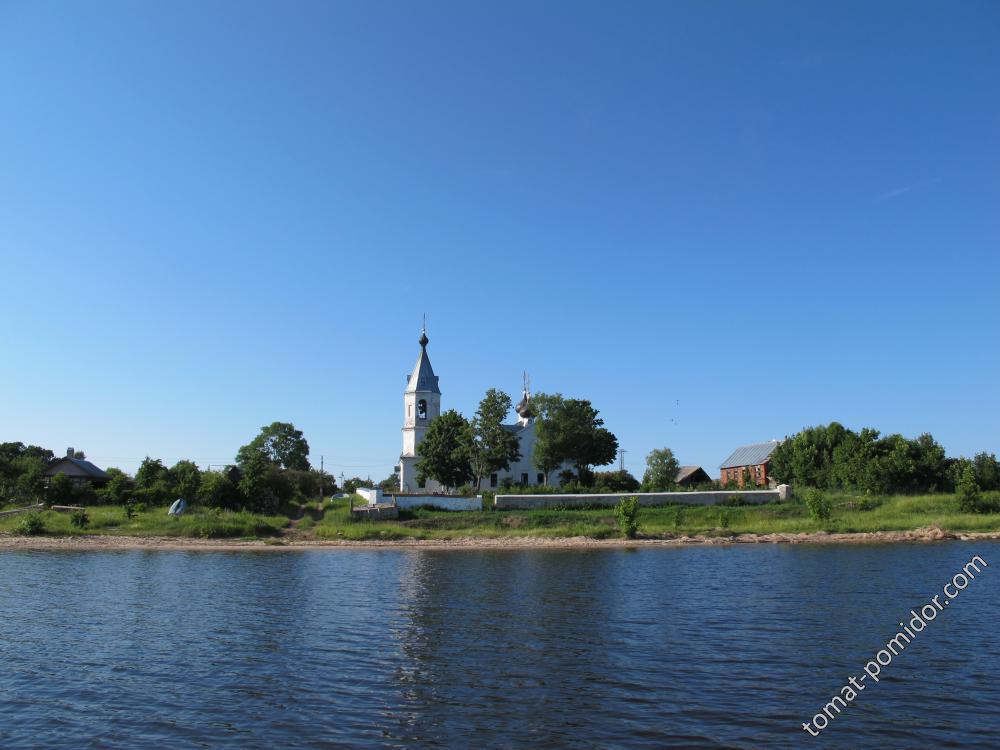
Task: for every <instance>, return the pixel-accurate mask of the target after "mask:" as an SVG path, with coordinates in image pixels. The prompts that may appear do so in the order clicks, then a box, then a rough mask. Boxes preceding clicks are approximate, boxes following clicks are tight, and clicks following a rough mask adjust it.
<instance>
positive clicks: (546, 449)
mask: <svg viewBox="0 0 1000 750" xmlns="http://www.w3.org/2000/svg"><path fill="white" fill-rule="evenodd" d="M531 401H532V406H533V408H534V410H535V414H536V417H535V448H534V453H533V455H532V461H533V462H534V464H535V466H537V467H538V468H539V469H540V470H541V471H542V472H544V474H545V479H546V483H547V482H548V476H549V474H550V473H551V472H552V471H554V470H556V469H558V468H559V467H560V466H562V464H563V463H564V462H570V463H572V464H573V465H574V467H575V468H576V470H577V474H578V475H579V474H580V472H581V471H583V470H587V469H589V468H590V467H591V466H604V465H605V464H609V463H611V462H612V461H614V459H615V456H616V455H618V438H616V437H615V436H614V435H613V434H612V433H611V432H610V431H608V430H607V429H606V428H605V427H604V426H603V425H604V420H603V419H600V418H599V417H598V416H597V415H598V414H599V412H598V411H597V409H595V408H594V407H593V406H592V405H591V403H590V402H589V401H587V400H584V399H573V398H570V399H566V398H563V397H562V394H559V393H555V394H551V395H550V394H546V393H539V394H536V395H535V396H533V397H532V400H531Z"/></svg>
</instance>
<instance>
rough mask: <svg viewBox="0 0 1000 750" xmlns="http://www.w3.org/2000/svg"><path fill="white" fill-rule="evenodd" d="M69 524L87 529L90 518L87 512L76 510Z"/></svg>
mask: <svg viewBox="0 0 1000 750" xmlns="http://www.w3.org/2000/svg"><path fill="white" fill-rule="evenodd" d="M69 522H70V524H72V526H73V527H74V528H77V529H85V528H87V526H88V525H89V524H90V516H88V515H87V511H85V510H74V511H73V513H72V514H71V515H70V517H69Z"/></svg>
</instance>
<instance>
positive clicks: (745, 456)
mask: <svg viewBox="0 0 1000 750" xmlns="http://www.w3.org/2000/svg"><path fill="white" fill-rule="evenodd" d="M777 447H778V441H777V440H771V441H770V442H767V443H754V444H753V445H744V446H743V447H742V448H737V449H736V450H734V451H733V452H732V454H731V455H730V456H729V458H727V459H726V460H725V461H723V462H722V465H721V466H720V467H719V468H720V469H721V470H722V475H721V477H720V478H719V481H720V482H721V483H722V484H723V486H725V485H727V484H729V483H730V482H735V483H736V484H737V485H738V486H740V487H742V486H743V475H744V472H745V471H749V472H750V481H751V482H752V483H753V484H755V485H757V486H758V487H768V486H770V484H771V481H772V480H771V473H770V470H771V454H772V453H774V449H775V448H777Z"/></svg>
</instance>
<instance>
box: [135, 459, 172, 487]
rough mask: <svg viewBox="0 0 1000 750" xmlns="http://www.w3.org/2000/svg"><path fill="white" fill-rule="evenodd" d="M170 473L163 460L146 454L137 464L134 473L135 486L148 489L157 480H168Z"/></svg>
mask: <svg viewBox="0 0 1000 750" xmlns="http://www.w3.org/2000/svg"><path fill="white" fill-rule="evenodd" d="M169 479H170V474H169V472H168V470H167V467H166V466H164V465H163V461H161V460H160V459H158V458H150V457H149V456H146V457H145V458H144V459H143V460H142V463H141V464H140V465H139V470H138V471H137V472H136V473H135V486H136V487H138V488H139V489H140V490H148V489H151V488H152V487H154V486H155V485H156V484H157V483H158V482H164V483H166V482H168V481H169Z"/></svg>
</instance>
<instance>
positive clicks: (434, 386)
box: [406, 315, 441, 393]
mask: <svg viewBox="0 0 1000 750" xmlns="http://www.w3.org/2000/svg"><path fill="white" fill-rule="evenodd" d="M429 341H430V339H429V338H427V316H426V315H425V316H424V327H423V329H422V330H421V331H420V341H419V344H420V356H419V357H417V363H416V364H415V365H414V366H413V372H411V373H410V378H409V380H408V381H407V384H406V391H407V392H408V393H414V392H417V391H426V392H429V393H440V392H441V390H440V389H439V388H438V379H437V375H435V374H434V368H432V367H431V360H430V357H428V356H427V343H428V342H429Z"/></svg>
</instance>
